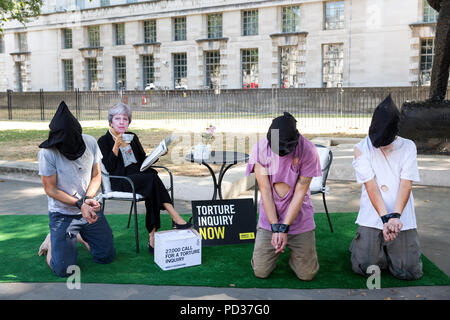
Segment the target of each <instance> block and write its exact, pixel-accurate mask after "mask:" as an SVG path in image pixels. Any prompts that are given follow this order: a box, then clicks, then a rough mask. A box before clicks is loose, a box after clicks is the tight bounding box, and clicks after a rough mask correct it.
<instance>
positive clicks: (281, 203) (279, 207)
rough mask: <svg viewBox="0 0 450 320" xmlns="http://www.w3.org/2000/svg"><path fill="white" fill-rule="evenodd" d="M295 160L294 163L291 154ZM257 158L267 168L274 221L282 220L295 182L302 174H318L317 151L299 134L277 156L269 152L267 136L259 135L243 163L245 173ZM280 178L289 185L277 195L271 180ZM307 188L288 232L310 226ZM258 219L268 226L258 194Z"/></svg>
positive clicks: (303, 175) (312, 222)
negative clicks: (286, 150) (294, 143)
mask: <svg viewBox="0 0 450 320" xmlns="http://www.w3.org/2000/svg"><path fill="white" fill-rule="evenodd" d="M296 157H297V158H298V159H299V161H298V163H297V165H296V166H294V158H296ZM256 162H258V163H259V164H260V165H261V166H263V167H264V168H265V169H266V170H267V172H268V177H269V181H270V185H271V186H272V196H273V201H274V203H275V208H276V211H277V215H278V223H283V220H284V217H285V216H286V213H287V211H288V208H289V205H290V203H291V200H292V197H293V196H294V190H295V185H296V183H297V181H298V179H299V178H300V176H302V177H311V178H312V177H319V176H321V175H322V169H321V167H320V160H319V155H318V153H317V150H316V147H315V146H314V144H313V143H312V142H311V141H309V140H308V139H306V138H305V137H303V136H302V135H300V137H299V141H298V144H297V147H296V148H295V150H294V151H293V152H291V153H290V154H288V155H286V156H284V157H280V156H279V155H277V154H276V153H273V152H272V150H271V149H270V146H269V141H268V140H267V138H263V139H261V140H260V141H259V142H258V143H257V144H255V145H254V146H253V149H252V152H251V154H250V159H249V161H248V164H247V176H249V175H250V174H251V173H252V172H254V167H255V163H256ZM278 182H284V183H286V184H287V185H289V187H290V189H289V192H288V193H287V194H286V195H285V196H284V197H282V198H281V197H280V196H279V195H278V194H277V193H276V191H275V188H274V187H273V186H274V184H275V183H278ZM310 194H311V193H310V191H309V190H308V192H307V194H306V195H305V198H304V200H303V204H302V207H301V209H300V212H299V214H298V215H297V217H296V218H295V220H294V222H293V223H292V224H291V226H290V227H289V234H299V233H304V232H308V231H311V230H314V229H315V228H316V225H315V223H314V208H313V205H312V202H311V197H310ZM259 208H260V210H259V212H260V214H259V222H258V226H259V227H260V228H263V229H266V230H269V231H270V230H271V227H270V223H269V220H268V219H267V215H266V213H265V211H264V206H263V203H262V198H261V201H260V204H259Z"/></svg>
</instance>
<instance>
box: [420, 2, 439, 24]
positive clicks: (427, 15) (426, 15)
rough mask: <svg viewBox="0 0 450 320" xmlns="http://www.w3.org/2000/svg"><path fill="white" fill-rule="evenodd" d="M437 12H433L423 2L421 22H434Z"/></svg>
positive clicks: (427, 4)
mask: <svg viewBox="0 0 450 320" xmlns="http://www.w3.org/2000/svg"><path fill="white" fill-rule="evenodd" d="M438 16H439V12H437V11H436V10H434V9H433V8H432V7H431V6H430V4H429V3H428V1H427V0H423V22H436V21H437V18H438Z"/></svg>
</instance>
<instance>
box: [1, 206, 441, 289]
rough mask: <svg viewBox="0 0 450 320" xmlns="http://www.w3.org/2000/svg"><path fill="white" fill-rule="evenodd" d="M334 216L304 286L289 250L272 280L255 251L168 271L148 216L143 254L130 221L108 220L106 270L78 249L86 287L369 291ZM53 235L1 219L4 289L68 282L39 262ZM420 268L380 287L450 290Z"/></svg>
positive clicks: (349, 218)
mask: <svg viewBox="0 0 450 320" xmlns="http://www.w3.org/2000/svg"><path fill="white" fill-rule="evenodd" d="M183 216H184V217H185V218H186V217H187V216H186V215H183ZM330 217H331V220H332V223H333V227H334V233H331V232H330V228H329V226H328V221H327V218H326V215H325V214H323V213H318V214H316V215H315V221H316V225H317V227H316V247H317V254H318V257H319V265H320V269H319V272H318V274H317V275H316V277H315V278H314V279H313V280H312V281H309V282H305V281H301V280H299V279H298V278H297V277H296V276H295V274H294V272H293V271H292V270H291V268H290V267H289V254H288V252H289V250H286V252H285V253H284V254H282V255H281V256H280V258H279V260H278V265H277V268H276V269H275V271H274V272H273V273H272V274H271V275H270V277H269V278H267V279H258V278H256V277H255V276H254V274H253V270H252V267H251V264H250V259H251V256H252V252H253V244H241V245H227V246H216V247H203V248H202V264H201V265H199V266H193V267H187V268H182V269H176V270H170V271H163V270H161V269H160V268H159V266H158V265H157V264H156V263H155V262H154V260H153V256H152V255H150V254H149V253H148V251H147V249H146V244H147V240H148V233H147V232H146V229H145V222H144V215H142V214H141V215H139V236H140V243H141V246H140V249H141V252H140V253H139V254H137V253H136V250H135V241H134V227H133V222H132V224H131V226H130V229H127V228H126V223H127V221H128V215H107V219H108V221H109V224H110V225H111V228H112V230H113V234H114V246H115V248H116V253H117V256H116V259H115V260H114V261H113V262H112V263H110V264H107V265H102V264H96V263H95V262H94V261H93V260H92V257H91V255H90V254H89V252H88V251H87V250H86V249H85V248H84V247H83V246H81V245H80V244H79V248H78V249H79V250H78V266H79V267H80V269H81V282H82V283H109V284H144V285H173V286H208V287H236V288H291V289H312V288H315V289H322V288H348V289H359V288H360V289H365V288H367V286H366V280H367V279H366V278H364V277H362V276H359V275H356V274H354V273H353V272H352V270H351V265H350V252H349V250H348V248H349V246H350V242H351V241H352V239H353V237H354V235H355V232H356V228H357V225H355V223H354V222H355V220H356V213H332V214H330ZM170 225H171V221H170V218H169V216H168V215H166V214H164V215H161V229H160V231H162V230H168V229H169V228H170ZM48 230H49V229H48V217H47V216H45V215H3V216H0V283H7V282H65V281H66V280H67V279H65V278H59V277H57V276H55V275H54V274H53V272H52V271H51V270H50V268H49V267H48V266H47V264H46V262H45V257H39V256H38V255H37V252H38V249H39V246H40V244H41V243H42V241H43V240H44V238H45V236H46V234H47V233H48ZM422 261H423V272H424V276H423V277H422V278H421V279H419V280H415V281H404V280H399V279H396V278H394V277H393V276H391V275H390V274H389V273H388V272H387V271H383V272H382V276H381V287H382V288H388V287H406V286H436V285H450V278H449V277H448V276H447V275H446V274H445V273H444V272H442V271H441V270H440V269H439V268H437V267H436V266H435V265H434V264H433V263H432V262H431V261H430V260H428V259H427V258H426V257H425V256H422Z"/></svg>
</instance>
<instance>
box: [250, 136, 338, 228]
mask: <svg viewBox="0 0 450 320" xmlns="http://www.w3.org/2000/svg"><path fill="white" fill-rule="evenodd" d="M315 146H316V149H317V153H318V154H319V159H320V166H321V168H322V176H321V177H314V178H313V179H312V180H311V184H310V186H309V189H310V191H311V195H313V194H318V193H321V194H322V198H323V205H324V207H325V212H326V214H327V218H328V224H329V225H330V230H331V232H334V231H333V225H332V224H331V220H330V215H329V214H328V208H327V203H326V200H325V194H326V193H328V189H329V188H328V187H327V186H326V182H327V178H328V172H329V171H330V166H331V162H332V161H333V153H332V152H331V150H330V149H328V148H327V147H325V146H322V145H319V144H316V145H315ZM254 210H255V212H256V213H258V181H257V180H256V178H255V195H254Z"/></svg>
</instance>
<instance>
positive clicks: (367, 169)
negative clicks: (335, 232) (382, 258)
mask: <svg viewBox="0 0 450 320" xmlns="http://www.w3.org/2000/svg"><path fill="white" fill-rule="evenodd" d="M355 147H356V148H358V149H359V151H361V155H360V156H359V157H358V158H357V159H355V160H353V168H354V169H355V171H356V181H357V182H358V183H361V184H362V193H361V200H360V208H359V214H358V218H357V219H356V223H357V224H358V225H360V226H365V227H371V228H377V229H380V230H382V229H383V223H382V221H381V219H380V216H379V215H378V212H377V211H376V210H375V208H374V207H373V205H372V202H370V199H369V195H368V194H367V190H366V187H365V186H364V183H366V182H368V181H370V180H372V179H373V178H375V181H376V183H377V185H378V188H379V190H380V193H381V196H382V197H383V200H384V203H385V205H386V209H387V211H388V212H389V213H391V212H393V210H394V206H395V201H396V199H397V192H398V189H399V186H400V179H404V180H411V181H416V182H417V181H420V178H419V170H418V168H417V149H416V145H415V144H414V142H413V141H411V140H409V139H405V138H402V137H397V139H396V140H395V141H394V142H393V148H392V151H391V152H388V153H386V157H385V156H384V154H383V152H382V151H381V149H379V148H375V147H373V146H372V143H371V141H370V138H369V137H366V138H364V139H363V140H361V141H360V142H359V143H358V144H356V145H355ZM400 220H401V222H402V223H403V228H402V231H403V230H409V229H415V228H417V224H416V215H415V212H414V198H413V194H412V192H411V195H410V197H409V200H408V202H407V203H406V206H405V208H404V210H403V212H402V213H401V217H400Z"/></svg>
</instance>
